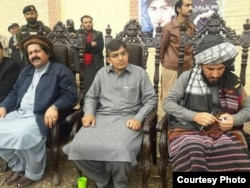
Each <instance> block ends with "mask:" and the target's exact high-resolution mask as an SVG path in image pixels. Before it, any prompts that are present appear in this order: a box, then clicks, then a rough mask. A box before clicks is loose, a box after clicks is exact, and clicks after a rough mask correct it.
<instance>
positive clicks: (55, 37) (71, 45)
mask: <svg viewBox="0 0 250 188" xmlns="http://www.w3.org/2000/svg"><path fill="white" fill-rule="evenodd" d="M47 38H48V39H49V40H50V41H51V42H52V43H53V45H54V56H55V59H56V61H58V62H59V63H62V64H64V65H66V66H67V67H69V68H70V69H71V70H72V72H74V73H79V81H80V86H79V91H80V95H82V98H83V96H84V94H83V93H84V89H83V81H84V75H83V73H84V63H83V59H82V54H83V45H82V44H83V43H82V41H83V39H82V35H81V32H78V33H77V35H76V37H71V35H70V33H69V32H68V31H67V28H66V27H65V25H64V24H63V23H62V22H61V21H59V22H57V23H56V24H55V26H54V28H53V30H52V31H51V33H49V35H48V36H47Z"/></svg>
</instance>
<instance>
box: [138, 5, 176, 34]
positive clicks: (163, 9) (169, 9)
mask: <svg viewBox="0 0 250 188" xmlns="http://www.w3.org/2000/svg"><path fill="white" fill-rule="evenodd" d="M175 2H176V0H139V7H140V10H139V14H140V15H139V19H140V20H139V21H140V24H141V26H142V31H143V32H144V33H146V34H147V35H148V36H149V37H153V36H154V35H155V28H156V27H157V26H158V25H160V26H164V25H165V24H166V23H168V22H169V21H170V20H171V19H172V18H173V17H174V15H175V13H174V4H175Z"/></svg>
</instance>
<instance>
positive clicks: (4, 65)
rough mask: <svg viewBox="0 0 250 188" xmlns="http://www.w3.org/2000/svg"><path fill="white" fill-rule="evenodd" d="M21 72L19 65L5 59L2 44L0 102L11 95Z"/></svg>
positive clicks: (0, 56)
mask: <svg viewBox="0 0 250 188" xmlns="http://www.w3.org/2000/svg"><path fill="white" fill-rule="evenodd" d="M20 70H21V67H20V65H19V63H17V62H15V61H13V60H12V59H10V58H8V57H3V46H2V43H1V42H0V102H2V101H3V99H4V98H5V97H6V96H7V95H8V94H9V92H10V90H11V89H12V86H13V84H14V83H15V82H16V79H17V77H18V74H19V72H20Z"/></svg>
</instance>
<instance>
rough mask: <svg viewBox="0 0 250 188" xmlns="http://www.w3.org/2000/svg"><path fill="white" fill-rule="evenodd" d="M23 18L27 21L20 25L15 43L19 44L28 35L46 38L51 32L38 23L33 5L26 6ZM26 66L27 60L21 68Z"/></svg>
mask: <svg viewBox="0 0 250 188" xmlns="http://www.w3.org/2000/svg"><path fill="white" fill-rule="evenodd" d="M23 14H24V17H25V19H26V21H27V24H26V25H22V26H21V28H20V30H19V32H18V33H17V42H18V44H20V42H21V41H22V39H23V38H25V37H27V36H29V35H42V36H46V35H47V34H48V33H50V32H51V29H50V28H49V27H48V26H45V25H44V24H43V23H42V22H41V21H38V20H37V18H38V13H37V10H36V7H35V6H34V5H28V6H26V7H24V9H23ZM26 64H27V60H25V61H24V60H23V66H24V65H26Z"/></svg>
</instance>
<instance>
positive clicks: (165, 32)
mask: <svg viewBox="0 0 250 188" xmlns="http://www.w3.org/2000/svg"><path fill="white" fill-rule="evenodd" d="M192 6H193V4H192V0H179V1H177V2H176V4H175V13H176V15H177V16H176V17H174V18H173V19H172V20H171V21H170V22H169V23H167V24H166V25H165V26H164V27H163V29H162V38H161V50H160V59H161V64H162V73H161V99H162V100H164V98H165V97H166V96H167V95H168V91H169V89H170V88H171V86H172V85H173V83H174V81H175V80H176V78H177V75H178V66H179V48H180V26H181V24H182V23H186V33H187V34H188V35H192V34H193V33H194V32H195V29H196V27H195V25H194V23H193V22H192V21H191V20H190V19H189V17H190V16H191V15H192V12H193V11H192ZM192 66H193V47H191V46H187V47H185V56H184V65H183V69H184V71H186V70H189V69H191V68H192Z"/></svg>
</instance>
